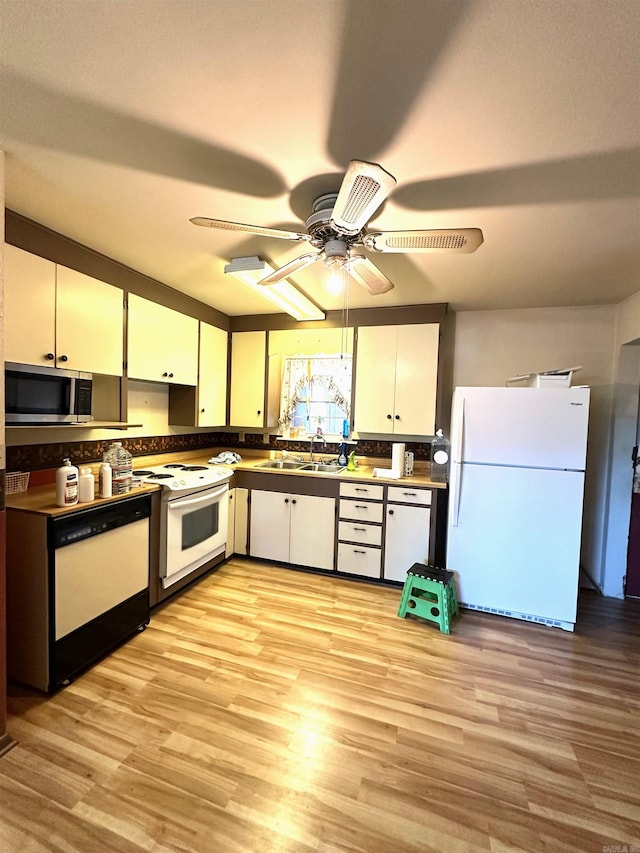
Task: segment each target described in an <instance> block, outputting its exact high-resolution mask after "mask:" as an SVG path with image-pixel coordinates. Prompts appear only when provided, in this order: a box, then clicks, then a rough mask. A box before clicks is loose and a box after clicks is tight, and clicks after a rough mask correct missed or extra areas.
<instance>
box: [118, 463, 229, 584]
mask: <svg viewBox="0 0 640 853" xmlns="http://www.w3.org/2000/svg"><path fill="white" fill-rule="evenodd" d="M133 476H134V478H138V479H140V480H141V481H142V482H143V483H156V484H157V485H159V486H161V487H162V513H161V517H160V578H161V580H162V585H163V587H164V588H165V589H166V588H167V587H169V586H171V585H172V584H174V583H176V582H177V581H179V580H182V579H183V578H185V577H187V576H188V575H189V574H191V573H192V572H195V571H196V569H199V568H200V567H201V566H203V565H204V564H205V563H207V562H208V561H209V560H212V559H213V558H214V557H216V556H218V555H219V554H221V553H223V552H224V550H225V548H226V545H227V516H228V508H229V480H230V478H231V477H232V476H233V471H232V470H231V469H230V468H226V467H223V466H222V465H189V464H187V463H180V462H169V463H167V464H166V465H153V466H151V467H149V468H139V469H134V471H133Z"/></svg>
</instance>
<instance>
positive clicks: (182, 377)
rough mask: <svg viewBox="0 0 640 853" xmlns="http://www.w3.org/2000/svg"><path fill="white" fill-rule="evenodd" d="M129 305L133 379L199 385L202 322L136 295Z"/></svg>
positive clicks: (129, 370) (130, 299) (128, 370)
mask: <svg viewBox="0 0 640 853" xmlns="http://www.w3.org/2000/svg"><path fill="white" fill-rule="evenodd" d="M128 301H129V309H128V345H127V362H128V366H127V373H128V376H129V378H131V379H148V380H151V381H155V382H167V383H177V384H182V385H197V383H198V321H197V320H196V319H195V318H194V317H187V316H186V315H185V314H180V313H179V312H178V311H173V310H172V309H171V308H166V307H165V306H164V305H158V304H157V303H156V302H151V301H150V300H148V299H143V298H142V297H141V296H136V294H134V293H131V294H129V300H128Z"/></svg>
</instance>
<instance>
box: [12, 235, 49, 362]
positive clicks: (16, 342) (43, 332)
mask: <svg viewBox="0 0 640 853" xmlns="http://www.w3.org/2000/svg"><path fill="white" fill-rule="evenodd" d="M4 309H5V317H4V357H5V360H6V361H17V362H19V363H21V364H37V365H39V366H41V367H43V366H46V365H49V366H51V367H55V366H56V362H55V331H56V323H55V318H56V265H55V264H54V263H53V262H52V261H48V260H46V259H45V258H41V257H39V256H38V255H32V254H31V253H30V252H25V251H23V250H22V249H17V248H16V247H15V246H11V245H9V244H8V243H5V245H4ZM48 356H50V358H49V357H48Z"/></svg>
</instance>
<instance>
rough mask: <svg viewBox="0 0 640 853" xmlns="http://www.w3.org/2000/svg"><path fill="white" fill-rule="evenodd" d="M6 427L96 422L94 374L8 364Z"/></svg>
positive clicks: (6, 370) (6, 363)
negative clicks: (94, 417) (93, 409)
mask: <svg viewBox="0 0 640 853" xmlns="http://www.w3.org/2000/svg"><path fill="white" fill-rule="evenodd" d="M4 384H5V422H6V423H7V424H33V425H38V424H73V423H86V422H88V421H91V420H93V416H92V396H93V377H92V375H91V373H80V372H79V371H77V370H60V369H59V368H57V367H36V366H35V365H32V364H14V363H12V362H9V361H7V362H5V365H4Z"/></svg>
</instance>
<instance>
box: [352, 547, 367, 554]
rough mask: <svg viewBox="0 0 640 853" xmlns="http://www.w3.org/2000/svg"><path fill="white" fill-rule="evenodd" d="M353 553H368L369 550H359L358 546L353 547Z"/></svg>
mask: <svg viewBox="0 0 640 853" xmlns="http://www.w3.org/2000/svg"><path fill="white" fill-rule="evenodd" d="M353 553H354V554H366V553H367V552H366V551H361V550H358V548H354V549H353Z"/></svg>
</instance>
